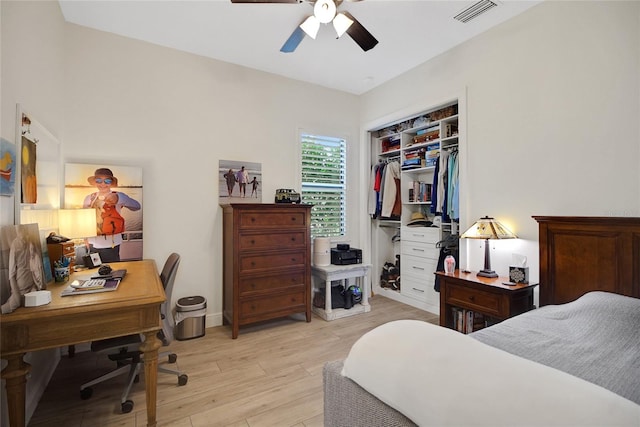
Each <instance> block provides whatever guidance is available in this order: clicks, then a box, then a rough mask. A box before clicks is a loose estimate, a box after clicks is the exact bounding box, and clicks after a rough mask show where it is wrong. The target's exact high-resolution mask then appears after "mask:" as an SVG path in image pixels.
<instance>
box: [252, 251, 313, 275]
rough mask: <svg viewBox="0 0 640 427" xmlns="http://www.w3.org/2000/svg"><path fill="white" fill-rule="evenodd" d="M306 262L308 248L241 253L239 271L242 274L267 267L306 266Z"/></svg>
mask: <svg viewBox="0 0 640 427" xmlns="http://www.w3.org/2000/svg"><path fill="white" fill-rule="evenodd" d="M306 262H307V256H306V250H298V251H291V250H289V251H281V252H275V253H266V254H241V255H240V260H239V266H240V268H239V271H240V274H242V273H247V272H252V271H259V270H265V269H278V268H289V267H300V268H304V266H305V264H306Z"/></svg>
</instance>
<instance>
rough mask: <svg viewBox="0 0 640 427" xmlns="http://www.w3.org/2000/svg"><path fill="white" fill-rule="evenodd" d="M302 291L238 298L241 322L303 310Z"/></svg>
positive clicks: (304, 294) (250, 321) (303, 294)
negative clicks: (262, 296)
mask: <svg viewBox="0 0 640 427" xmlns="http://www.w3.org/2000/svg"><path fill="white" fill-rule="evenodd" d="M305 296H306V293H305V292H304V291H301V292H294V293H285V294H278V295H272V296H268V297H264V298H251V299H241V300H240V319H242V320H241V321H242V323H243V324H244V323H253V322H256V321H259V320H262V319H267V318H274V317H278V316H286V315H288V314H291V313H295V312H297V311H305Z"/></svg>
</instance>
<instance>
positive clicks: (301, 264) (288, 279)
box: [222, 203, 311, 339]
mask: <svg viewBox="0 0 640 427" xmlns="http://www.w3.org/2000/svg"><path fill="white" fill-rule="evenodd" d="M222 208H223V223H224V224H223V248H224V255H223V257H224V261H223V266H224V275H223V282H224V283H223V321H224V323H225V324H229V325H231V332H232V334H231V336H232V338H234V339H235V338H237V337H238V333H239V328H240V326H243V325H247V324H251V323H255V322H261V321H264V320H270V319H275V318H279V317H285V316H288V315H291V314H297V313H305V316H306V321H307V322H310V321H311V229H310V222H311V205H303V204H275V203H273V204H266V203H265V204H263V203H259V204H257V203H232V204H229V205H223V206H222Z"/></svg>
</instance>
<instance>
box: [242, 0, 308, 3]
mask: <svg viewBox="0 0 640 427" xmlns="http://www.w3.org/2000/svg"><path fill="white" fill-rule="evenodd" d="M231 3H302V0H231Z"/></svg>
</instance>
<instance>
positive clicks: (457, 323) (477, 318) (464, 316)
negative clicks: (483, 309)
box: [451, 307, 487, 334]
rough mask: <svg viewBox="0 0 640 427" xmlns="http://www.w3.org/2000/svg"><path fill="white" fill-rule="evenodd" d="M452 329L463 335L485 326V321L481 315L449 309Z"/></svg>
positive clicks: (464, 310)
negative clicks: (451, 316) (451, 317)
mask: <svg viewBox="0 0 640 427" xmlns="http://www.w3.org/2000/svg"><path fill="white" fill-rule="evenodd" d="M451 313H452V315H453V326H454V329H455V330H456V331H458V332H462V333H463V334H469V333H471V332H474V331H478V330H480V329H482V328H484V327H485V326H487V320H486V319H485V317H484V315H483V314H482V313H478V312H475V311H473V310H466V309H462V308H457V307H451Z"/></svg>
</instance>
